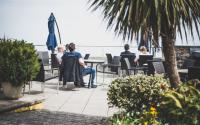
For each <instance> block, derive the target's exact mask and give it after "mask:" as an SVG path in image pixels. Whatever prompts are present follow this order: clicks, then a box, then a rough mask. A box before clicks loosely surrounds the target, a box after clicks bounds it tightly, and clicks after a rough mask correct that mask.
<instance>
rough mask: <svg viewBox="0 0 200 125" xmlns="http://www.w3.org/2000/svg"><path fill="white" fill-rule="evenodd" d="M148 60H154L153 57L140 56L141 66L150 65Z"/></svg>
mask: <svg viewBox="0 0 200 125" xmlns="http://www.w3.org/2000/svg"><path fill="white" fill-rule="evenodd" d="M148 60H153V55H139V66H143V64H145V63H148V62H147V61H148Z"/></svg>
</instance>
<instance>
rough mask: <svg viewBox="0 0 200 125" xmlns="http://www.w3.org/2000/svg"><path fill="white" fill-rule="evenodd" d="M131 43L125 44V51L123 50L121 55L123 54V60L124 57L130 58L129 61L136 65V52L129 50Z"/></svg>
mask: <svg viewBox="0 0 200 125" xmlns="http://www.w3.org/2000/svg"><path fill="white" fill-rule="evenodd" d="M129 48H130V47H129V45H128V44H125V45H124V51H123V52H121V54H120V56H121V60H120V61H121V62H122V59H123V58H128V59H129V62H130V64H131V66H134V65H135V62H134V59H135V57H136V56H135V53H132V52H130V51H129Z"/></svg>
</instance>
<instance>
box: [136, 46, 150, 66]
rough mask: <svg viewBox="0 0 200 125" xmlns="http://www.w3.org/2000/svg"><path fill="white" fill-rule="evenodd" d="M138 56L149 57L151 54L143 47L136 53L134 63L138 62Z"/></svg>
mask: <svg viewBox="0 0 200 125" xmlns="http://www.w3.org/2000/svg"><path fill="white" fill-rule="evenodd" d="M140 55H151V54H150V53H149V52H148V51H147V48H146V47H145V46H141V47H140V49H139V52H138V53H136V58H135V62H137V61H138V60H139V56H140Z"/></svg>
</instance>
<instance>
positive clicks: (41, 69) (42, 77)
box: [33, 59, 45, 82]
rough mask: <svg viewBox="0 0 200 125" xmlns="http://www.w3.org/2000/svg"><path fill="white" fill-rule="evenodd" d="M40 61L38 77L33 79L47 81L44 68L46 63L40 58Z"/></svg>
mask: <svg viewBox="0 0 200 125" xmlns="http://www.w3.org/2000/svg"><path fill="white" fill-rule="evenodd" d="M39 63H40V70H39V72H38V74H37V75H36V77H35V78H34V79H33V81H39V82H45V70H44V65H43V63H42V59H39Z"/></svg>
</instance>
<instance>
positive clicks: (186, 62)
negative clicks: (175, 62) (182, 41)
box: [182, 59, 195, 69]
mask: <svg viewBox="0 0 200 125" xmlns="http://www.w3.org/2000/svg"><path fill="white" fill-rule="evenodd" d="M194 64H195V60H194V59H185V60H184V62H183V66H182V69H187V68H188V67H192V66H194Z"/></svg>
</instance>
